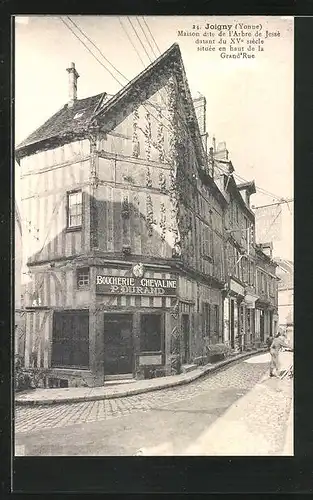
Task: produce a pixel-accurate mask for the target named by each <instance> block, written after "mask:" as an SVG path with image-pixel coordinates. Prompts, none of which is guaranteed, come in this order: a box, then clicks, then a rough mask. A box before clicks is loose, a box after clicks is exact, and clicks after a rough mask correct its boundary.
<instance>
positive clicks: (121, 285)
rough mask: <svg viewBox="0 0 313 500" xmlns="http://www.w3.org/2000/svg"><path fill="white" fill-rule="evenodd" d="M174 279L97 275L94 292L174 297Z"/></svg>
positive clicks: (175, 287)
mask: <svg viewBox="0 0 313 500" xmlns="http://www.w3.org/2000/svg"><path fill="white" fill-rule="evenodd" d="M176 291H177V280H176V279H154V278H136V277H128V276H127V277H125V276H107V275H105V276H103V275H98V276H97V281H96V293H101V294H105V295H146V296H167V297H175V296H176Z"/></svg>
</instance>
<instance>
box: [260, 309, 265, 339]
mask: <svg viewBox="0 0 313 500" xmlns="http://www.w3.org/2000/svg"><path fill="white" fill-rule="evenodd" d="M260 340H261V342H264V311H263V310H261V312H260Z"/></svg>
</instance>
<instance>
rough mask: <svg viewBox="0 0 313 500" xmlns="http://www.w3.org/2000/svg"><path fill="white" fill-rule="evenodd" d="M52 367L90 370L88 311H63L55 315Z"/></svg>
mask: <svg viewBox="0 0 313 500" xmlns="http://www.w3.org/2000/svg"><path fill="white" fill-rule="evenodd" d="M52 366H54V367H74V368H88V366H89V312H88V311H66V312H64V311H62V312H55V313H54V317H53V334H52Z"/></svg>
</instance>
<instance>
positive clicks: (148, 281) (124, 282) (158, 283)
mask: <svg viewBox="0 0 313 500" xmlns="http://www.w3.org/2000/svg"><path fill="white" fill-rule="evenodd" d="M97 285H118V286H135V285H136V283H135V278H130V277H126V278H125V277H121V276H97ZM140 285H141V286H144V287H151V288H176V280H171V279H153V278H141V279H140Z"/></svg>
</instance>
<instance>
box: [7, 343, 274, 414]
mask: <svg viewBox="0 0 313 500" xmlns="http://www.w3.org/2000/svg"><path fill="white" fill-rule="evenodd" d="M263 352H267V349H258V350H255V351H250V352H248V353H244V354H239V355H237V356H234V357H232V358H229V359H225V360H223V361H220V362H218V363H216V364H214V365H212V364H210V365H205V366H203V367H201V368H200V370H201V371H199V372H197V373H195V374H193V375H190V376H188V378H187V377H186V378H184V379H180V380H173V381H169V382H167V383H165V384H160V385H156V386H150V387H149V386H148V387H140V388H137V389H136V388H134V389H129V390H125V391H123V392H122V391H121V392H116V393H112V394H94V395H93V394H91V395H90V396H88V395H85V396H78V397H73V398H71V397H64V398H58V399H45V400H39V399H33V400H21V399H20V400H19V399H16V400H15V405H16V406H35V405H37V406H39V405H52V404H64V403H69V404H70V403H81V402H84V401H99V400H103V399H117V398H124V397H127V396H136V395H137V394H143V393H146V392H152V391H159V390H162V389H168V388H169V387H177V386H180V385H185V384H189V383H190V382H193V381H194V380H196V379H198V378H200V377H203V376H204V375H207V374H209V373H213V372H215V371H217V370H218V369H220V368H223V367H224V366H227V365H229V364H232V363H235V362H236V361H241V360H244V359H246V358H249V357H251V356H255V355H256V354H261V353H263ZM174 376H175V375H174Z"/></svg>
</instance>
